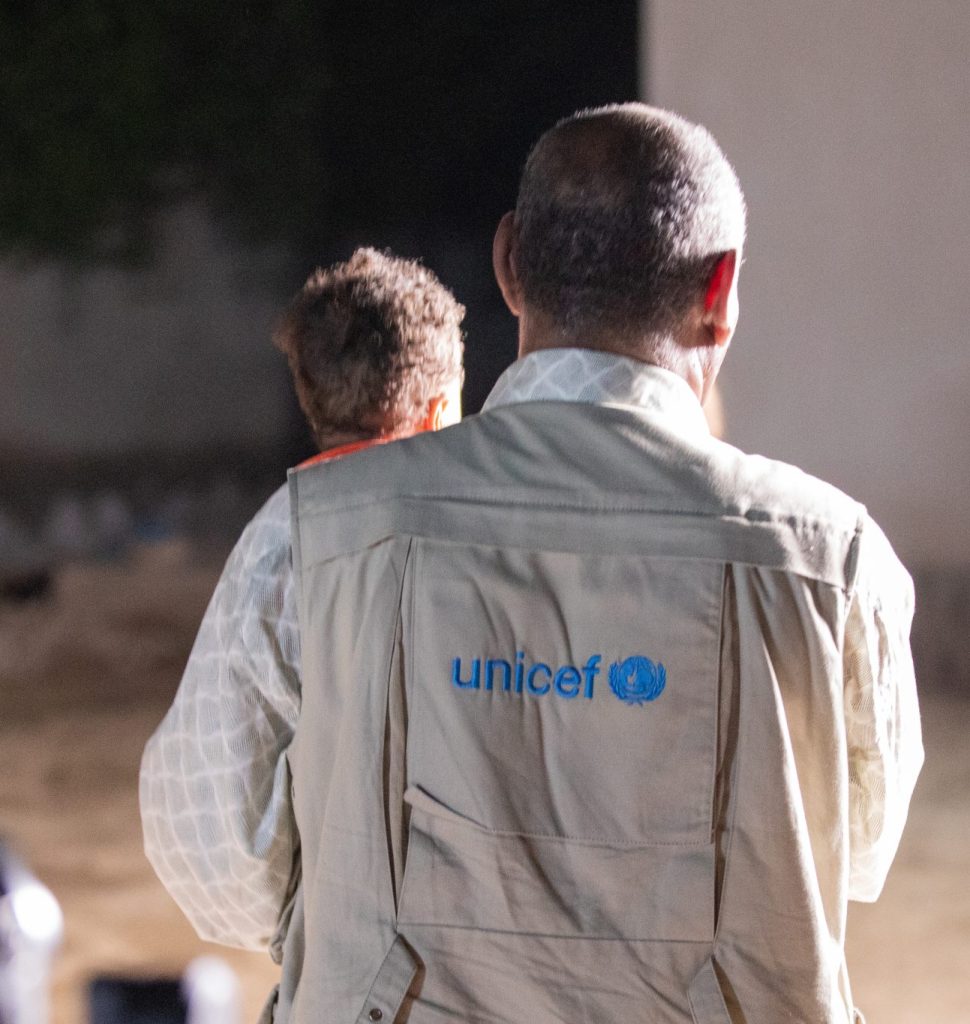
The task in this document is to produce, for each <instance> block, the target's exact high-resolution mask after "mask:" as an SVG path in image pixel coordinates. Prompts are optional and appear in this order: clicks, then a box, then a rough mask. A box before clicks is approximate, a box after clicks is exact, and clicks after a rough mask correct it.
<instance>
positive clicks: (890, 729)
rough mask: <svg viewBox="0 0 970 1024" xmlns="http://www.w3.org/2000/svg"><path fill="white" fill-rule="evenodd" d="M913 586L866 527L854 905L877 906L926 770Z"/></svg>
mask: <svg viewBox="0 0 970 1024" xmlns="http://www.w3.org/2000/svg"><path fill="white" fill-rule="evenodd" d="M912 619H913V583H912V580H911V579H910V577H909V574H908V573H907V572H906V570H905V569H904V568H903V566H902V565H901V563H900V562H899V559H898V558H897V557H896V555H895V553H894V552H893V550H892V548H891V547H890V545H889V542H888V540H887V539H886V537H885V535H884V534H883V532H882V531H881V530H880V529H879V527H878V526H877V525H876V524H875V523H874V522H873V521H872V520H871V519H868V520H867V521H866V522H865V524H864V526H863V531H862V535H861V538H860V541H859V565H858V571H857V574H856V585H855V587H854V589H853V592H852V594H851V597H850V601H849V609H848V617H847V620H846V630H845V724H846V739H847V749H848V758H849V833H850V851H851V853H850V869H849V898H850V899H853V900H861V901H865V902H871V901H873V900H875V899H877V898H878V896H879V894H880V892H881V891H882V887H883V884H884V883H885V880H886V875H887V873H888V871H889V867H890V865H891V864H892V861H893V858H894V857H895V855H896V850H897V848H898V846H899V840H900V837H901V835H902V831H903V826H904V825H905V824H906V816H907V814H908V811H909V801H910V797H911V796H912V794H913V787H914V786H915V784H916V778H917V776H918V775H919V771H920V768H921V767H922V765H923V741H922V730H921V727H920V714H919V705H918V702H917V697H916V680H915V676H914V673H913V659H912V655H911V653H910V645H909V631H910V625H911V623H912Z"/></svg>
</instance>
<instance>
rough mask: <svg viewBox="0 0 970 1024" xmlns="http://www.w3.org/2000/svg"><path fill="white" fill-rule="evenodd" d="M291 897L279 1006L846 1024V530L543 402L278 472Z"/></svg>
mask: <svg viewBox="0 0 970 1024" xmlns="http://www.w3.org/2000/svg"><path fill="white" fill-rule="evenodd" d="M291 506H292V509H293V515H294V520H293V547H294V567H295V570H296V580H297V588H298V600H299V607H300V630H301V636H302V645H303V705H302V711H301V717H300V721H299V724H298V727H297V730H296V735H295V739H294V742H293V745H292V747H291V749H290V751H289V754H288V757H289V764H290V769H291V773H292V778H293V800H294V807H295V813H296V820H297V824H298V827H299V832H300V837H301V841H302V851H303V853H302V864H303V877H302V882H301V884H300V887H299V889H298V892H297V896H296V906H295V908H294V912H293V920H292V923H291V925H290V928H289V932H288V934H287V936H286V939H285V943H284V957H283V967H284V975H283V982H282V987H281V991H280V995H279V1001H278V1003H277V1006H276V1014H275V1019H276V1021H277V1022H280V1021H292V1022H294V1024H305V1022H306V1024H309V1022H311V1021H312V1022H319V1021H328V1022H329V1021H333V1022H338V1024H339V1022H346V1024H351V1022H355V1021H361V1022H365V1021H377V1020H383V1021H384V1022H385V1024H390V1022H392V1021H401V1022H403V1021H408V1022H410V1024H437V1022H444V1021H451V1022H455V1021H475V1022H478V1021H482V1022H486V1021H487V1022H490V1024H498V1022H503V1024H526V1022H529V1024H553V1022H561V1024H585V1022H589V1024H605V1022H611V1021H621V1020H633V1021H644V1022H648V1021H649V1022H651V1024H688V1022H693V1024H731V1022H735V1024H737V1022H742V1021H747V1022H757V1024H764V1022H768V1021H771V1022H777V1021H799V1022H812V1024H828V1022H831V1024H836V1022H837V1024H847V1022H848V1021H851V1020H852V1010H851V995H850V992H849V987H848V980H847V976H846V973H845V968H844V959H843V938H844V926H845V909H846V900H847V880H848V873H849V856H850V850H849V826H848V806H847V804H848V790H849V779H848V767H847V766H848V758H847V753H846V744H845V727H844V717H843V716H844V713H845V709H844V706H843V691H842V681H843V666H842V657H843V636H844V631H845V628H846V620H847V616H848V609H849V606H850V603H851V596H852V592H853V588H854V587H856V586H857V585H858V583H859V576H860V573H862V572H864V567H860V560H861V559H870V560H875V561H877V562H878V563H879V565H880V573H881V576H882V577H883V578H884V577H885V574H886V571H887V565H888V566H889V567H890V569H891V571H892V572H894V573H897V574H898V585H899V587H900V588H902V589H904V590H905V589H906V588H907V587H908V586H909V581H908V577H906V574H905V572H904V571H903V570H902V568H901V567H900V566H898V563H897V562H896V560H895V556H894V555H893V554H892V552H891V549H890V548H889V545H888V543H887V542H886V541H885V538H884V537H883V536H882V534H881V533H880V532H879V530H878V527H876V526H875V524H873V523H872V522H871V520H869V519H868V517H867V516H866V514H865V510H864V509H863V508H862V507H861V506H860V505H858V504H857V503H855V502H853V501H851V500H850V499H848V498H847V497H846V496H844V495H843V494H841V493H840V492H838V491H836V490H835V489H834V488H831V487H829V486H828V485H825V484H823V483H821V482H819V481H817V480H814V479H812V478H810V477H808V476H806V475H804V474H802V473H800V472H799V471H797V470H795V469H793V468H791V467H788V466H784V465H781V464H778V463H774V462H769V461H767V460H764V459H760V458H756V457H751V456H746V455H742V454H741V453H739V452H737V451H736V450H735V449H733V448H730V447H728V446H727V445H724V444H722V443H720V442H718V441H715V440H713V439H712V438H710V436H708V435H706V434H705V433H704V432H703V431H702V430H698V431H697V432H696V435H695V434H689V435H686V436H685V434H684V433H683V432H681V433H675V432H673V431H672V430H671V428H670V425H669V424H668V423H667V422H665V420H664V419H663V417H662V416H655V415H651V414H650V412H649V411H644V410H641V409H632V408H619V407H608V406H592V405H580V404H576V403H560V402H543V403H524V404H520V405H514V406H508V407H504V408H500V409H496V410H495V411H492V412H488V413H486V414H483V415H481V416H478V417H474V418H472V419H470V420H467V421H465V423H463V424H461V425H460V426H457V427H454V428H451V429H449V430H446V431H443V432H441V433H439V434H435V435H425V436H422V437H418V438H414V439H412V440H410V441H406V442H402V443H400V444H397V445H394V446H391V447H388V448H387V449H383V450H373V451H369V452H364V453H362V454H360V455H359V456H356V457H355V458H354V459H352V460H346V461H344V462H338V463H332V464H328V465H322V466H318V467H314V468H311V469H307V470H302V471H298V472H295V473H293V474H292V475H291Z"/></svg>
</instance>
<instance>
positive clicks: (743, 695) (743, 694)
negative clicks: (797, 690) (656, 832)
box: [711, 566, 748, 953]
mask: <svg viewBox="0 0 970 1024" xmlns="http://www.w3.org/2000/svg"><path fill="white" fill-rule="evenodd" d="M731 571H732V574H733V571H734V567H733V566H732V567H731ZM737 599H738V586H737V581H736V580H735V583H734V601H735V604H737ZM738 651H739V656H740V647H739V648H738ZM732 668H733V669H734V670H736V672H737V680H736V685H737V687H738V690H739V692H738V742H737V749H736V750H735V755H734V768H733V770H732V772H731V779H730V781H729V783H728V784H729V786H730V787H731V792H732V794H733V795H734V807H733V808H732V810H731V824H730V826H729V827H728V841H727V849H726V850H725V851H724V880H723V882H722V883H721V906H720V908H719V909H720V911H721V913H720V914H718V917H717V926H716V927H715V929H714V941H713V945H712V947H711V948H712V950H713V952H714V953H716V952H717V946H718V942H719V939H720V935H721V925H722V924H723V923H724V919H725V918H726V917H727V913H726V909H725V907H726V904H727V902H728V893H729V892H730V885H729V883H730V880H731V874H732V871H731V868H732V867H733V865H734V862H733V860H732V859H731V853H732V852H733V850H734V839H735V836H736V835H737V816H738V808H739V807H740V806H741V794H740V792H739V791H738V780H739V779H740V777H741V761H742V759H743V757H744V753H743V751H744V749H745V746H746V744H745V742H744V732H745V731H746V730H747V727H748V716H747V709H746V705H747V703H748V701H747V692H748V691H747V687H744V686H743V683H742V678H743V673H742V672H741V665H740V661H739V664H737V665H735V666H732Z"/></svg>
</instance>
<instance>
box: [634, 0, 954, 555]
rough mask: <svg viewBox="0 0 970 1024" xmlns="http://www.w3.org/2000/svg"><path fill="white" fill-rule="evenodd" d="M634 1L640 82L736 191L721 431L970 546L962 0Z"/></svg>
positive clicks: (907, 530) (905, 521)
mask: <svg viewBox="0 0 970 1024" xmlns="http://www.w3.org/2000/svg"><path fill="white" fill-rule="evenodd" d="M644 2H645V3H646V32H645V36H646V39H647V45H646V47H645V60H646V67H645V73H644V82H645V88H646V94H647V98H648V99H649V100H651V101H652V102H655V103H658V104H660V105H662V106H666V107H671V108H673V109H675V110H678V111H679V112H680V113H682V114H684V115H685V116H687V117H689V118H691V119H692V120H696V121H700V122H701V123H703V124H706V125H707V126H708V127H709V128H710V129H711V131H712V132H713V133H714V135H715V136H716V137H717V138H718V140H719V141H720V143H721V145H722V146H723V148H724V149H725V151H726V153H727V154H728V157H729V158H730V159H731V160H732V162H733V163H734V165H735V167H736V168H737V171H738V174H739V176H740V178H741V183H742V186H743V187H744V189H745V193H746V196H747V199H748V205H749V244H748V252H747V254H746V264H745V267H744V270H743V273H742V278H741V286H742V291H741V302H742V319H741V327H740V328H739V331H738V334H737V337H736V339H735V343H734V349H733V351H732V353H731V355H730V356H729V359H728V363H727V364H726V369H725V371H724V375H723V378H722V381H723V393H724V402H725V407H726V417H727V424H728V437H729V440H731V441H733V442H734V443H736V444H738V445H739V446H740V447H742V448H745V449H747V450H752V451H760V452H763V453H765V454H768V455H772V456H775V457H778V458H783V459H787V460H789V461H792V462H796V463H798V464H799V465H801V466H803V467H804V468H805V469H807V470H809V471H811V472H813V473H816V474H817V475H820V476H823V477H825V478H827V479H829V480H831V481H832V482H833V483H836V484H837V485H839V486H841V487H843V488H844V489H846V490H848V491H849V492H850V493H852V494H853V495H854V496H856V497H858V498H859V499H860V500H862V501H864V502H866V504H868V505H869V507H870V509H871V510H872V512H873V513H874V514H875V515H876V517H877V518H878V519H879V520H880V521H881V522H882V524H883V525H884V527H885V529H886V531H887V532H888V533H889V535H890V538H891V539H892V540H893V541H894V543H895V544H896V546H897V548H898V550H899V551H900V552H901V553H902V554H903V555H904V556H905V557H907V558H908V559H909V560H910V561H912V562H915V563H923V564H932V563H941V562H944V561H956V562H964V563H966V562H970V512H968V510H970V397H968V396H970V344H968V338H967V325H968V323H970V242H968V240H970V71H968V58H967V54H968V53H970V6H968V5H967V4H966V3H964V2H963V0H923V2H921V3H913V2H912V0H882V2H881V3H879V4H871V3H840V4H835V3H831V4H823V3H809V4H790V3H777V2H771V0H743V2H740V0H734V2H730V0H729V2H724V3H718V4H709V3H703V2H698V0H644Z"/></svg>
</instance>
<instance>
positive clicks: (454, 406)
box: [414, 379, 461, 434]
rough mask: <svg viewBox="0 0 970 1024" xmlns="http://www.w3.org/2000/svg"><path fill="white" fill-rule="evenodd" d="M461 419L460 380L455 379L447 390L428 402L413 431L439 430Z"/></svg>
mask: <svg viewBox="0 0 970 1024" xmlns="http://www.w3.org/2000/svg"><path fill="white" fill-rule="evenodd" d="M460 420H461V381H460V379H459V380H456V381H455V382H454V383H453V384H452V385H450V386H449V388H448V390H447V391H443V392H442V393H441V394H440V395H435V396H434V398H432V399H431V400H430V401H429V402H428V408H427V412H426V414H425V417H424V419H422V420H421V421H420V422H419V423H418V424H417V425H416V427H415V431H414V432H415V433H416V434H420V433H422V432H423V431H425V430H441V429H442V427H450V426H453V425H454V424H455V423H458V422H459V421H460Z"/></svg>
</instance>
